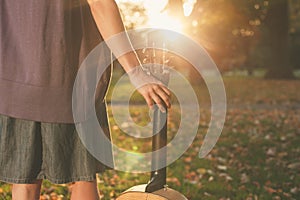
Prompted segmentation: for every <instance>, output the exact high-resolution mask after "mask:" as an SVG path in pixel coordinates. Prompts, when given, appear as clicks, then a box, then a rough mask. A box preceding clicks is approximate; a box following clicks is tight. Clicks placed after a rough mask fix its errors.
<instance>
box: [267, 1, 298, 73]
mask: <svg viewBox="0 0 300 200" xmlns="http://www.w3.org/2000/svg"><path fill="white" fill-rule="evenodd" d="M269 4H270V5H269V10H268V15H267V18H266V20H265V24H266V26H267V28H268V31H269V32H268V33H269V34H268V37H269V40H268V41H269V45H270V46H269V47H270V52H271V58H270V59H269V62H268V64H269V70H268V72H267V74H266V78H283V79H290V78H293V77H294V76H293V67H292V65H291V64H290V63H289V12H288V1H287V0H276V1H274V0H273V1H270V3H269Z"/></svg>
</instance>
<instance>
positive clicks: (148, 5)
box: [117, 0, 183, 32]
mask: <svg viewBox="0 0 300 200" xmlns="http://www.w3.org/2000/svg"><path fill="white" fill-rule="evenodd" d="M121 1H123V2H124V1H125V2H132V3H141V2H142V3H143V5H144V8H145V9H146V13H147V17H148V21H147V23H146V24H144V26H143V27H141V28H160V29H168V30H172V31H176V32H183V24H182V22H181V21H179V20H177V19H174V18H172V17H170V16H169V15H168V13H167V12H166V11H164V8H165V7H166V5H167V4H168V0H118V1H117V2H121Z"/></svg>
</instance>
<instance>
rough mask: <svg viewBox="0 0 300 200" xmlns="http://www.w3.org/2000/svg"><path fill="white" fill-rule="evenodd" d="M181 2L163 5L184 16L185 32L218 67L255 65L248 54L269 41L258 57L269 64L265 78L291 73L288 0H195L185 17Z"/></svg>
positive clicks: (173, 0)
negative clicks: (202, 48)
mask: <svg viewBox="0 0 300 200" xmlns="http://www.w3.org/2000/svg"><path fill="white" fill-rule="evenodd" d="M180 5H181V8H182V0H169V4H168V7H167V8H166V9H167V10H169V12H170V13H171V14H173V15H174V16H175V15H176V16H177V17H178V16H179V17H180V18H182V19H184V21H185V22H186V29H187V30H188V32H189V33H190V34H191V35H192V36H194V38H196V39H197V40H198V41H199V42H200V43H201V44H203V45H204V46H205V47H206V48H207V50H208V51H209V52H210V54H211V55H212V57H213V58H214V59H215V61H216V62H217V64H218V66H219V68H220V69H221V70H226V69H230V68H231V67H240V66H242V65H255V64H254V63H253V60H256V59H255V58H251V59H250V54H251V53H252V52H254V51H256V52H262V51H261V50H260V49H259V48H258V46H257V45H258V44H260V45H261V46H265V45H268V52H267V53H266V55H263V56H260V57H259V58H260V59H263V62H261V63H265V64H264V65H265V66H264V67H266V64H267V66H268V67H267V69H268V72H267V74H266V78H292V77H293V68H292V66H291V65H290V64H289V46H288V43H289V32H288V31H289V26H288V24H289V13H288V0H249V1H240V0H227V1H224V0H206V1H200V0H198V1H197V2H196V4H195V5H194V9H193V11H192V13H191V14H190V15H189V16H187V17H186V16H184V15H183V11H182V9H180ZM265 39H267V41H268V43H265V42H264V41H265ZM252 54H253V53H252ZM268 54H269V55H270V56H268ZM254 55H257V53H256V54H254Z"/></svg>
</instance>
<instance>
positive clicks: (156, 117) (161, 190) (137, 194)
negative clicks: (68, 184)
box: [116, 43, 187, 200]
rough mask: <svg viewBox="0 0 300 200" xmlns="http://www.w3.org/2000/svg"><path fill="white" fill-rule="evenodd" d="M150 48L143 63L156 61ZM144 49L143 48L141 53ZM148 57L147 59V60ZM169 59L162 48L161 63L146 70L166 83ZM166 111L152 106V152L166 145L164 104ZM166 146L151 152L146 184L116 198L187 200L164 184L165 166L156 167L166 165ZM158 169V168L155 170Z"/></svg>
mask: <svg viewBox="0 0 300 200" xmlns="http://www.w3.org/2000/svg"><path fill="white" fill-rule="evenodd" d="M154 45H155V44H154V43H153V45H152V47H153V48H151V49H150V52H151V55H150V56H149V55H146V58H145V59H144V60H143V63H148V62H150V63H157V61H158V55H157V52H156V50H155V48H154ZM145 52H146V51H145V50H143V53H145ZM147 59H148V60H147ZM168 62H169V60H167V59H166V52H165V50H163V52H162V56H161V60H160V63H162V65H155V64H154V65H153V66H152V67H150V68H149V69H147V70H148V72H149V73H150V74H151V75H153V76H155V77H156V78H158V79H159V80H161V81H162V82H163V83H164V84H166V85H167V83H168V80H169V74H170V72H169V70H168V69H167V68H166V67H165V64H167V63H168ZM165 109H166V112H165V113H163V112H161V111H160V109H158V107H157V106H155V107H154V113H153V136H152V152H154V151H156V150H158V149H161V148H162V147H164V146H166V145H167V113H168V111H167V108H166V106H165ZM166 155H167V154H166V148H165V152H162V155H157V154H152V162H151V166H152V167H151V168H152V169H153V171H152V172H151V178H150V181H149V182H148V183H147V184H142V185H137V186H134V187H132V188H130V189H128V190H126V191H125V192H123V193H122V194H121V195H120V196H119V197H118V198H117V199H116V200H187V198H186V197H185V196H184V195H182V194H181V193H179V192H178V191H176V190H174V189H171V188H169V187H168V185H167V184H166V170H167V169H166V167H164V168H161V169H158V163H159V162H160V164H162V163H161V162H164V163H163V164H165V165H164V166H166ZM156 169H158V170H156Z"/></svg>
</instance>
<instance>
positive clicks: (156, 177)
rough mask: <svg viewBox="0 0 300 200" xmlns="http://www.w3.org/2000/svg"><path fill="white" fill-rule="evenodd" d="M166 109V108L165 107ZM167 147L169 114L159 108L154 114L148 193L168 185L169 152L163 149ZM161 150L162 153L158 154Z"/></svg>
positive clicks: (155, 109) (156, 108)
mask: <svg viewBox="0 0 300 200" xmlns="http://www.w3.org/2000/svg"><path fill="white" fill-rule="evenodd" d="M165 108H166V106H165ZM166 145H167V112H165V113H163V112H161V111H160V110H159V109H158V107H157V106H155V108H154V114H153V137H152V152H153V153H152V172H151V179H150V181H149V183H148V185H147V187H146V192H154V191H156V190H159V189H162V188H164V187H165V185H166V176H167V175H166V174H167V173H166V167H163V168H161V169H159V166H166V165H167V164H166V160H167V150H166V148H164V149H161V148H163V147H165V146H166ZM159 149H160V153H159V154H158V153H156V151H157V150H159Z"/></svg>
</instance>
